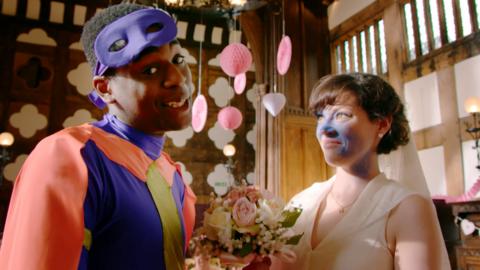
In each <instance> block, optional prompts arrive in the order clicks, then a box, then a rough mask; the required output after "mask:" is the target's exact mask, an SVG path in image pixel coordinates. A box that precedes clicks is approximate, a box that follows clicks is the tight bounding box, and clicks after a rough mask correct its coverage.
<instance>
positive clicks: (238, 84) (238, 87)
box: [233, 73, 247, 95]
mask: <svg viewBox="0 0 480 270" xmlns="http://www.w3.org/2000/svg"><path fill="white" fill-rule="evenodd" d="M246 85H247V76H246V75H245V73H241V74H238V75H237V76H235V80H234V81H233V88H234V89H235V93H237V94H239V95H240V94H241V93H243V90H245V86H246Z"/></svg>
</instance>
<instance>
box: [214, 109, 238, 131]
mask: <svg viewBox="0 0 480 270" xmlns="http://www.w3.org/2000/svg"><path fill="white" fill-rule="evenodd" d="M242 118H243V117H242V113H241V112H240V111H239V110H238V109H237V108H235V107H232V106H228V107H225V108H223V109H221V110H220V111H219V112H218V115H217V119H218V122H219V123H220V125H221V126H222V127H223V128H224V129H232V130H233V129H236V128H238V127H239V126H240V125H241V124H242Z"/></svg>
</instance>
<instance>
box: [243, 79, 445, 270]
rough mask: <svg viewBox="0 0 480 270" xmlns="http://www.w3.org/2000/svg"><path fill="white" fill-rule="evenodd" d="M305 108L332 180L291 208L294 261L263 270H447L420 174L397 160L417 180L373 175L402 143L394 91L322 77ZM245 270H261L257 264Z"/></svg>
mask: <svg viewBox="0 0 480 270" xmlns="http://www.w3.org/2000/svg"><path fill="white" fill-rule="evenodd" d="M310 108H311V110H312V111H313V112H314V114H315V115H316V117H317V119H318V122H317V138H318V141H319V143H320V146H321V148H322V150H323V153H324V156H325V160H326V162H327V163H328V164H329V165H331V166H334V167H336V174H335V175H334V176H333V177H332V178H331V179H329V180H328V181H325V182H321V183H315V184H313V185H312V186H311V187H309V188H307V189H305V190H304V191H302V192H300V193H299V194H297V195H296V196H294V198H293V199H292V200H291V203H292V204H295V205H300V206H301V207H302V208H303V213H302V215H301V216H300V218H299V219H298V220H297V223H296V225H295V227H294V230H295V232H296V233H299V232H303V233H304V235H303V237H302V239H301V241H300V243H299V244H298V245H296V246H294V247H293V249H294V252H295V253H296V256H297V259H296V261H295V262H293V263H291V262H290V263H287V262H284V261H282V260H280V259H278V258H276V257H275V256H272V265H271V266H270V269H275V270H277V269H295V270H310V269H312V270H313V269H338V270H343V269H378V270H381V269H408V270H415V269H435V270H441V269H450V266H449V262H448V256H447V253H446V249H445V244H444V241H443V238H442V235H441V231H440V227H439V223H438V220H437V216H436V213H435V209H434V207H433V204H432V202H431V199H430V198H429V196H428V192H424V191H425V186H426V185H425V184H424V182H425V181H424V179H423V176H422V173H421V171H420V170H421V168H420V166H416V167H412V166H411V165H410V164H409V163H412V160H404V162H406V164H404V166H407V167H406V169H407V171H408V170H410V169H414V170H418V172H417V173H416V175H418V176H414V175H411V174H410V175H408V174H406V175H405V174H404V176H401V177H407V178H409V179H400V178H396V179H395V180H397V181H391V180H389V179H387V177H386V176H385V174H384V173H382V172H381V171H380V169H379V154H388V153H390V152H391V151H393V150H395V149H397V148H398V147H401V146H404V145H407V143H408V142H409V134H410V132H409V128H408V121H407V119H406V117H405V114H404V106H403V104H402V103H401V101H400V98H399V97H398V95H397V94H396V93H395V91H394V89H393V88H392V87H391V86H390V85H389V84H388V83H386V82H385V81H384V80H382V79H381V78H380V77H378V76H375V75H370V74H359V73H355V74H342V75H329V76H326V77H324V78H322V79H321V80H320V81H319V82H318V83H317V84H316V85H315V86H314V88H313V91H312V94H311V96H310ZM409 145H410V146H412V147H410V149H413V148H414V147H413V144H409ZM412 151H414V150H412ZM414 157H415V158H416V160H417V161H418V157H416V156H414ZM413 163H415V162H413ZM417 163H418V162H417ZM389 169H392V168H389ZM398 173H400V174H402V173H406V171H405V172H404V171H403V170H401V171H400V172H398V171H397V175H398ZM399 182H400V183H399ZM402 182H406V183H407V185H408V183H410V184H413V186H422V185H423V189H424V190H423V191H420V192H419V190H418V189H409V188H408V187H407V186H406V185H404V184H402ZM410 186H411V185H410ZM425 195H426V196H425ZM248 269H268V267H267V264H266V263H263V264H262V263H257V264H256V265H251V266H249V267H248Z"/></svg>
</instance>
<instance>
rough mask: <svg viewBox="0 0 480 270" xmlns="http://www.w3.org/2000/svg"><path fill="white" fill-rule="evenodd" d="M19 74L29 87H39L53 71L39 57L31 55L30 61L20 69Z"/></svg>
mask: <svg viewBox="0 0 480 270" xmlns="http://www.w3.org/2000/svg"><path fill="white" fill-rule="evenodd" d="M17 75H18V76H19V77H20V78H22V79H23V80H24V81H25V83H26V84H27V86H28V87H30V88H37V87H38V86H39V85H40V82H42V81H46V80H48V79H49V78H50V76H51V72H50V70H48V69H47V68H45V67H44V66H42V61H40V59H39V58H38V57H31V58H30V59H29V60H28V62H27V63H26V64H25V65H23V66H21V67H20V68H19V69H18V72H17Z"/></svg>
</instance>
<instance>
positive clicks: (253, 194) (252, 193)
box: [246, 186, 262, 202]
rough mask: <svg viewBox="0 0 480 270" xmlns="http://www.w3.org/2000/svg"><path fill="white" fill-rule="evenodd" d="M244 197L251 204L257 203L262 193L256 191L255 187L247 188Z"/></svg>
mask: <svg viewBox="0 0 480 270" xmlns="http://www.w3.org/2000/svg"><path fill="white" fill-rule="evenodd" d="M246 193H247V194H246V196H247V198H248V199H249V200H250V201H251V202H257V201H258V199H260V198H261V197H262V193H260V191H258V190H257V189H256V188H255V187H253V186H249V187H247V190H246Z"/></svg>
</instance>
